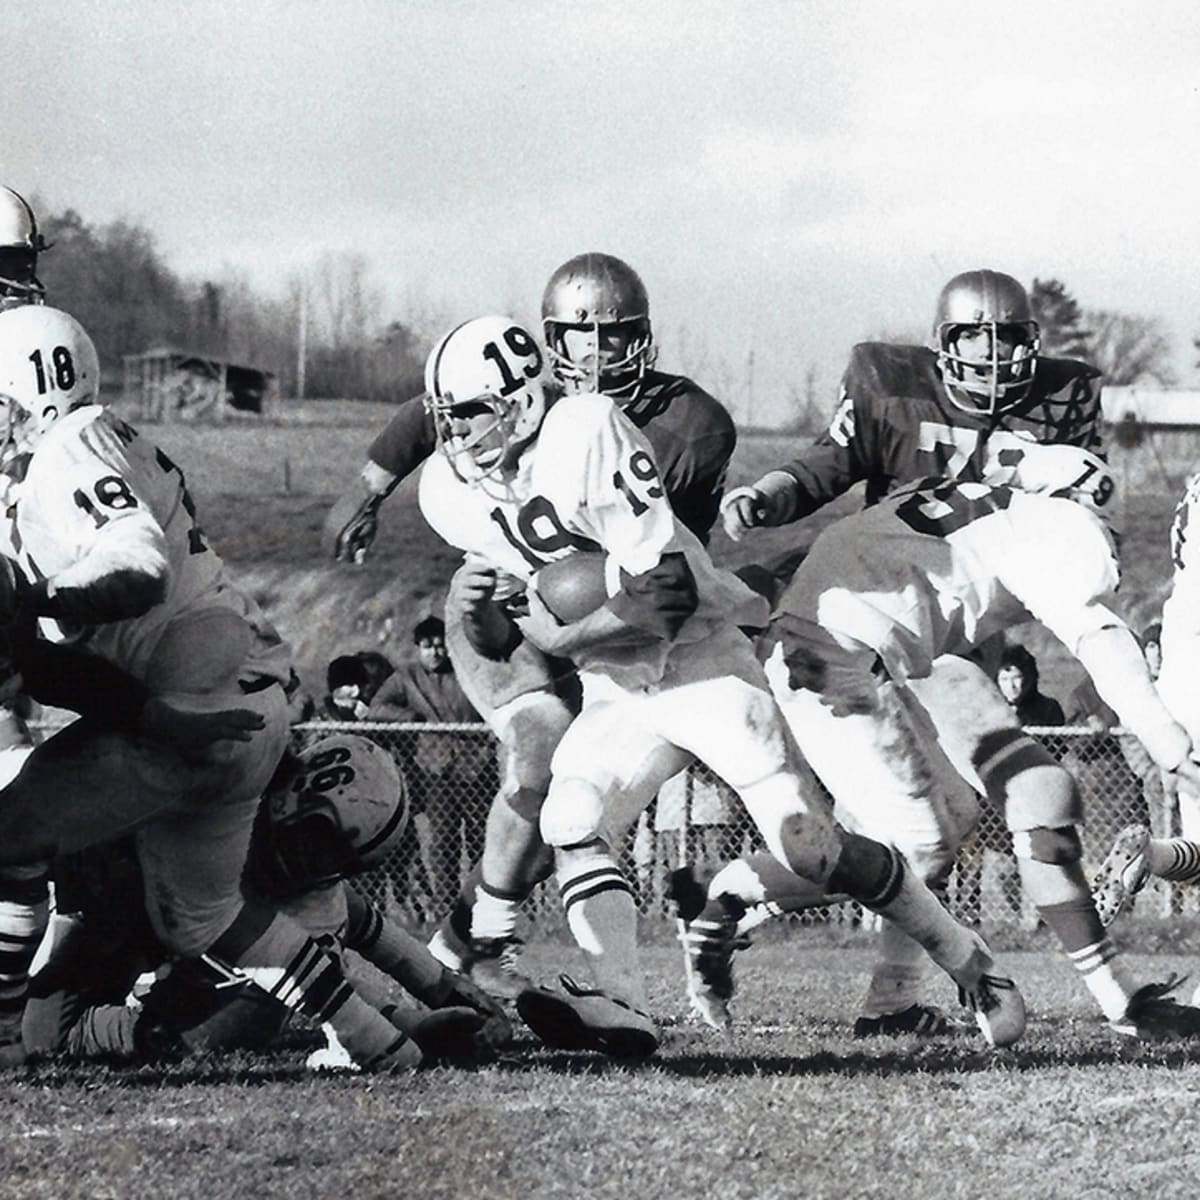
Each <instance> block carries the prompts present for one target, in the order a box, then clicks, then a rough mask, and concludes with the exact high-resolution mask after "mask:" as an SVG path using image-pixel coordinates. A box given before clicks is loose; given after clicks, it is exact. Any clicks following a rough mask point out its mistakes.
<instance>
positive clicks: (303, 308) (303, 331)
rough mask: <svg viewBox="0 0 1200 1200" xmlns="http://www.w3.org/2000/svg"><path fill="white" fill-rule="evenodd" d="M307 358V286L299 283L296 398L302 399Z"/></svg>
mask: <svg viewBox="0 0 1200 1200" xmlns="http://www.w3.org/2000/svg"><path fill="white" fill-rule="evenodd" d="M307 358H308V286H307V284H305V283H303V282H302V283H301V284H300V328H299V331H298V334H297V338H296V399H297V400H303V399H304V364H305V360H306V359H307Z"/></svg>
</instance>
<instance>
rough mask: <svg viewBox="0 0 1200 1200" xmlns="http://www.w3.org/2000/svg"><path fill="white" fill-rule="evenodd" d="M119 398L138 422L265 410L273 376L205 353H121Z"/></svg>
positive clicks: (221, 418) (272, 394) (223, 417)
mask: <svg viewBox="0 0 1200 1200" xmlns="http://www.w3.org/2000/svg"><path fill="white" fill-rule="evenodd" d="M123 361H124V368H125V375H124V383H123V390H122V398H123V399H124V400H125V402H126V403H127V404H129V405H131V406H132V407H133V408H134V409H136V411H137V412H139V414H140V416H141V419H142V420H143V421H224V420H227V419H229V418H230V417H231V416H232V417H236V416H246V415H255V414H259V415H261V414H262V413H264V412H266V411H267V409H268V407H269V406H270V403H271V401H272V400H273V399H274V398H275V396H276V394H277V392H276V383H275V376H274V374H273V373H272V372H270V371H262V370H259V369H258V368H257V367H247V366H243V365H241V364H238V363H231V362H226V361H225V360H224V359H219V358H212V357H210V356H208V355H206V354H192V353H190V352H188V351H186V350H176V349H173V348H171V347H160V348H159V349H156V350H147V351H146V352H145V353H143V354H127V355H125V357H124V360H123Z"/></svg>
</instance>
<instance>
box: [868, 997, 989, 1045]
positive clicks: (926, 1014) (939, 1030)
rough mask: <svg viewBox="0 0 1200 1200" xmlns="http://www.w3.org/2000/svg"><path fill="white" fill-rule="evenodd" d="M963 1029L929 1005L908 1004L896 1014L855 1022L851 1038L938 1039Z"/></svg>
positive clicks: (952, 1019)
mask: <svg viewBox="0 0 1200 1200" xmlns="http://www.w3.org/2000/svg"><path fill="white" fill-rule="evenodd" d="M965 1028H966V1026H964V1025H963V1024H962V1023H961V1022H959V1021H956V1020H955V1019H954V1018H953V1017H951V1016H950V1015H949V1014H948V1013H944V1012H942V1010H941V1009H940V1008H935V1007H933V1005H931V1004H910V1005H909V1006H908V1007H907V1008H903V1009H901V1010H900V1011H899V1012H894V1013H883V1014H882V1015H881V1016H878V1017H859V1018H858V1020H857V1021H855V1022H854V1036H855V1037H856V1038H869V1037H905V1036H908V1035H915V1036H916V1037H940V1036H941V1035H942V1034H947V1033H961V1032H963V1030H964V1029H965Z"/></svg>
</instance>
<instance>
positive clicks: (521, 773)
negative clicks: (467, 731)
mask: <svg viewBox="0 0 1200 1200" xmlns="http://www.w3.org/2000/svg"><path fill="white" fill-rule="evenodd" d="M491 723H492V728H493V729H494V730H495V733H496V737H497V738H498V739H499V742H500V760H501V785H500V794H501V795H502V796H504V797H505V798H506V799H507V800H508V803H509V804H510V806H512V807H513V808H516V809H517V811H519V812H523V813H524V810H523V808H521V807H518V806H519V805H528V803H530V801H531V799H533V798H535V803H534V808H533V813H534V814H536V812H537V809H538V808H539V807H540V805H541V799H542V797H544V796H545V794H546V790H547V789H548V788H549V786H550V763H551V760H552V759H553V758H554V751H555V750H556V749H557V747H558V743H559V742H560V741H561V740H562V736H563V734H564V733H566V731H567V726H569V725H570V724H571V714H570V712H569V711H568V709H567V706H566V705H565V704H564V703H563V702H562V701H561V700H560V699H559V698H558V697H557V696H553V695H551V694H550V693H549V692H536V693H529V694H527V695H524V696H521V697H520V698H519V699H517V700H514V701H513V702H512V703H511V704H506V705H504V706H503V707H502V708H499V709H497V710H496V712H495V713H494V714H493V717H492V722H491ZM522 793H524V794H525V795H522Z"/></svg>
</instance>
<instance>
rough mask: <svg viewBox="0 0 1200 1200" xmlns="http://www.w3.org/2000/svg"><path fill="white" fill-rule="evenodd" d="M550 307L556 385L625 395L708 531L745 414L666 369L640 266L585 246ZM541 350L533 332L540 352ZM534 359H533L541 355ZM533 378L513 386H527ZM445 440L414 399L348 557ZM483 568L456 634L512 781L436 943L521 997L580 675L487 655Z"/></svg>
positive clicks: (673, 496)
mask: <svg viewBox="0 0 1200 1200" xmlns="http://www.w3.org/2000/svg"><path fill="white" fill-rule="evenodd" d="M542 317H543V330H544V333H545V340H546V344H547V346H548V347H549V356H550V370H551V373H552V375H553V378H554V381H555V384H556V387H557V388H558V389H560V390H562V391H565V392H566V393H568V394H570V393H573V392H578V391H584V392H595V391H600V392H603V393H605V394H607V395H611V396H612V397H613V398H614V400H615V401H616V402H617V403H618V404H619V405H620V406H621V408H622V410H623V412H624V413H625V415H626V417H627V418H628V419H629V420H630V421H631V422H632V423H633V424H634V425H635V426H636V427H637V428H638V429H640V430H641V431H642V433H643V434H644V435H645V436H646V438H647V440H648V441H649V442H650V446H651V449H652V453H653V455H654V458H655V460H656V462H657V463H658V470H659V478H658V483H657V485H656V486H659V487H661V488H662V489H663V490H664V491H665V493H666V497H667V500H668V502H669V503H670V504H671V506H672V508H673V509H674V511H675V513H676V514H677V515H678V517H679V519H680V521H681V522H682V523H683V524H684V525H685V526H686V527H687V528H688V529H689V530H691V532H692V533H694V534H695V535H696V536H697V537H698V538H699V539H700V540H701V541H707V540H708V535H709V531H710V529H711V528H712V525H713V523H714V521H715V520H716V517H717V512H718V506H719V503H720V498H721V492H722V488H723V486H724V480H725V473H726V469H727V467H728V464H729V458H730V455H731V454H732V453H733V449H734V443H735V440H736V435H735V431H734V426H733V421H732V420H731V419H730V417H729V414H728V413H727V412H726V411H725V409H724V408H723V407H722V406H721V405H720V404H719V403H718V402H717V401H716V400H714V399H713V397H712V396H710V395H709V394H708V393H707V392H705V391H703V390H702V389H701V388H699V387H697V385H696V384H694V383H693V382H692V381H691V380H690V379H685V378H683V377H682V376H679V375H669V374H666V373H664V372H662V371H657V370H655V369H654V366H653V363H654V356H655V346H654V338H653V331H652V328H651V324H650V305H649V299H648V297H647V294H646V289H645V286H644V285H643V283H642V281H641V279H640V278H639V277H638V275H637V273H636V272H635V271H634V270H633V268H632V267H630V266H629V265H628V264H627V263H625V262H623V261H622V260H621V259H619V258H615V257H613V256H612V255H610V254H600V253H589V254H581V255H578V256H576V257H575V258H572V259H570V260H568V261H567V262H565V263H563V264H562V265H561V266H560V267H559V268H558V269H557V270H555V271H554V272H553V274H552V275H551V276H550V279H549V281H548V282H547V284H546V288H545V293H544V295H543V298H542ZM534 348H535V344H534V343H533V342H532V341H531V342H530V343H529V347H528V349H529V353H530V355H532V354H533V353H534ZM539 353H540V352H539ZM503 361H504V360H503V359H498V360H497V362H498V364H500V363H503ZM525 361H526V363H527V364H529V365H532V364H533V362H534V359H533V358H532V357H530V358H528V359H527V360H525ZM523 378H524V376H521V377H520V378H519V379H515V380H505V381H503V386H504V387H506V388H510V389H515V388H516V387H517V386H518V385H519V383H520V382H521V380H522V379H523ZM435 444H436V435H435V431H434V427H433V418H432V416H431V415H430V412H429V410H428V408H427V406H426V405H425V404H424V403H423V401H422V398H417V399H415V400H411V401H409V402H408V403H407V404H406V405H404V406H403V407H402V408H401V410H400V412H399V413H397V415H396V416H395V417H394V418H393V420H392V421H391V423H390V424H389V425H388V426H387V428H386V429H384V430H383V432H382V433H381V434H380V435H379V437H377V438H376V440H375V442H374V443H373V444H372V446H371V450H370V459H369V461H368V463H367V465H366V467H365V468H364V469H363V472H362V484H363V486H364V488H365V489H366V492H367V496H366V499H365V500H363V501H362V503H361V506H360V508H359V510H358V512H357V513H356V514H355V515H354V516H353V517H352V518H351V519H350V521H349V522H348V523H347V524H346V525H345V527H344V528H343V529H342V531H341V533H340V535H339V537H338V540H337V557H338V558H339V559H341V560H343V561H359V560H361V558H362V556H363V555H364V554H365V553H366V551H367V548H368V547H369V546H370V544H371V541H372V539H373V537H374V534H375V527H376V513H377V512H378V509H379V505H380V504H381V503H382V501H383V499H384V497H385V496H387V495H388V494H389V492H390V491H391V490H392V489H393V488H394V487H395V486H396V484H397V483H398V482H399V481H400V480H401V479H403V478H404V477H405V476H407V475H408V474H409V473H410V472H412V471H413V470H414V469H415V468H416V467H417V466H418V465H419V464H420V463H422V462H423V461H425V460H426V459H427V458H428V457H429V456H430V454H431V453H432V452H433V450H434V447H435ZM633 482H634V483H636V482H637V481H636V480H634V481H633ZM335 511H336V510H335ZM332 520H333V523H334V524H336V520H337V518H336V517H334V518H332ZM470 578H471V576H470V574H469V572H468V571H466V570H462V571H460V572H458V574H457V575H456V576H455V578H454V581H453V582H452V584H451V587H450V595H449V598H448V599H447V611H446V626H447V645H448V649H449V651H450V657H451V659H452V661H453V663H454V668H455V673H456V675H457V676H458V678H459V680H460V681H461V683H462V685H463V689H464V691H465V692H466V693H467V696H468V697H469V699H470V700H471V702H472V704H473V705H474V706H475V708H476V709H477V710H478V711H479V712H480V713H481V714H482V716H483V718H484V720H485V721H486V722H487V723H488V724H489V725H490V726H491V728H492V730H493V732H494V733H495V734H496V737H497V740H498V742H499V757H500V771H501V786H500V790H499V792H498V794H497V796H496V798H495V800H494V801H493V803H492V806H491V810H490V812H489V814H488V824H487V831H486V836H485V845H484V851H483V857H482V861H481V863H480V864H478V865H477V866H476V868H475V869H474V870H473V871H472V872H471V873H470V874H469V875H468V877H467V879H466V880H465V881H464V883H463V887H462V890H461V893H460V896H459V899H458V902H457V903H456V905H455V907H454V910H453V911H452V912H451V913H450V914H449V916H448V917H447V918H446V919H445V920H444V921H443V922H442V923H441V926H440V928H439V930H438V932H437V933H436V935H435V937H434V940H433V942H432V946H433V949H434V952H435V953H436V954H437V955H438V957H439V958H440V959H441V960H442V961H443V962H445V963H447V965H449V966H452V967H456V968H463V967H467V966H470V965H471V964H472V962H474V963H475V968H474V969H475V973H476V978H477V979H478V980H479V981H480V982H481V983H483V984H484V986H486V987H489V988H491V989H492V990H494V991H495V992H497V993H498V994H500V995H503V996H506V997H508V998H513V997H514V996H515V995H516V994H518V993H519V992H520V990H521V989H522V988H523V987H524V985H525V983H526V980H525V979H524V978H523V977H522V976H521V975H520V974H519V973H518V972H517V971H516V969H515V962H516V957H517V951H518V948H519V946H520V942H519V940H518V939H517V937H516V927H517V918H518V914H519V912H520V909H521V906H522V904H523V903H524V902H525V900H526V899H527V898H528V897H529V895H530V894H531V892H532V890H533V888H534V887H535V886H536V884H537V883H538V882H540V881H541V880H542V879H544V878H545V877H546V876H547V875H548V873H549V870H550V865H551V863H550V856H549V854H548V852H547V851H546V848H545V846H544V845H543V843H542V841H541V839H540V838H539V836H538V833H537V824H538V814H539V812H540V810H541V806H542V802H543V800H544V799H545V796H546V789H547V787H548V786H549V780H550V756H551V755H552V754H553V752H554V747H555V746H556V745H557V743H558V739H559V738H560V737H561V736H562V734H563V732H564V730H565V729H566V727H567V725H568V723H569V722H570V720H571V715H572V711H573V705H574V704H575V703H576V699H575V693H576V692H577V687H578V685H577V680H575V678H574V674H573V669H572V668H571V666H570V664H569V663H566V662H563V661H560V660H556V659H554V658H553V657H548V656H547V655H545V654H543V653H541V651H539V650H537V649H536V648H535V647H533V646H532V645H531V644H530V643H528V642H525V643H523V644H522V645H520V646H519V647H517V648H516V649H515V650H514V651H513V653H512V655H511V656H510V657H509V658H507V659H505V660H502V661H495V660H493V659H489V658H487V656H486V655H484V654H481V653H480V651H479V649H478V648H477V647H476V646H475V645H473V644H472V641H471V637H470V630H469V629H464V624H463V615H464V607H465V606H466V605H467V604H469V603H470V600H471V594H472V593H471V584H470Z"/></svg>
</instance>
